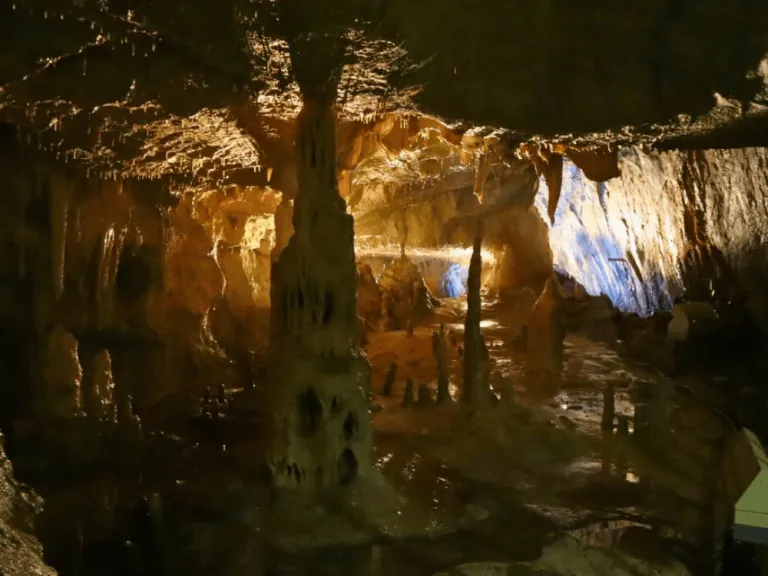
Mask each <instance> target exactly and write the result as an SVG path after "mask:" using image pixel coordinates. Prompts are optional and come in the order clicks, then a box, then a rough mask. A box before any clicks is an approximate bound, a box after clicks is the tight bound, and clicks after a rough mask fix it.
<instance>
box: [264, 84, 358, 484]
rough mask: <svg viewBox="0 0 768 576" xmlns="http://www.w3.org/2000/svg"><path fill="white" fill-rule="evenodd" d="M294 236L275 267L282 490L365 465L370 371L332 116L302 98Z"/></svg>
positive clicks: (270, 409) (273, 371)
mask: <svg viewBox="0 0 768 576" xmlns="http://www.w3.org/2000/svg"><path fill="white" fill-rule="evenodd" d="M296 151H297V158H298V166H297V167H298V184H299V192H298V195H297V197H296V199H295V201H294V213H293V225H294V234H293V236H291V238H290V240H289V241H288V245H287V246H286V247H285V249H284V250H283V251H282V253H281V254H280V257H279V259H278V260H277V261H276V262H274V263H273V265H272V285H271V301H272V308H271V314H272V316H271V338H270V366H269V367H268V376H269V381H270V385H268V386H266V389H265V391H264V394H265V396H264V403H265V404H264V409H265V415H266V416H267V426H266V428H267V452H266V460H267V465H268V466H269V468H270V470H271V472H272V479H273V484H274V485H275V486H276V487H279V488H294V489H296V488H297V489H301V490H315V489H322V488H327V487H331V486H334V485H339V484H348V483H350V482H352V481H353V480H354V479H355V478H356V477H357V476H358V475H361V474H364V473H365V472H366V471H367V470H368V469H369V468H370V467H371V460H372V438H371V436H372V434H371V424H370V418H369V413H368V410H369V400H368V386H369V379H370V366H369V365H368V369H367V370H366V368H365V366H366V365H367V364H368V363H367V359H366V358H365V356H364V354H363V352H362V351H361V350H360V349H359V348H358V347H357V343H358V342H359V329H360V325H359V320H358V316H357V268H356V265H355V253H354V244H353V236H354V232H353V220H352V217H351V216H349V215H348V214H347V212H346V205H345V203H344V200H343V199H342V198H341V197H340V196H339V193H338V189H337V178H336V118H335V115H334V112H333V108H332V105H331V104H330V103H329V102H328V100H323V99H322V98H321V99H319V100H313V99H310V98H306V97H305V102H304V107H303V109H302V111H301V113H300V115H299V117H298V121H297V134H296Z"/></svg>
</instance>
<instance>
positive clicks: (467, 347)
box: [462, 222, 488, 405]
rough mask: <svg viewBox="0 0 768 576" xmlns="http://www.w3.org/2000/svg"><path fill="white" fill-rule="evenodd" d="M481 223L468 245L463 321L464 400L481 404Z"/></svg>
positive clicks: (484, 382) (484, 363) (484, 391)
mask: <svg viewBox="0 0 768 576" xmlns="http://www.w3.org/2000/svg"><path fill="white" fill-rule="evenodd" d="M482 244H483V226H482V222H479V223H478V226H477V233H476V234H475V241H474V244H473V248H472V259H471V260H470V262H469V277H468V279H467V318H466V322H465V324H464V393H463V395H462V398H463V400H464V402H465V403H467V404H474V405H477V404H482V403H483V402H485V401H486V400H487V399H488V379H487V376H486V372H487V369H488V350H487V349H486V347H485V340H484V339H483V334H482V332H481V331H480V315H481V306H482V301H481V299H480V280H481V278H480V277H481V274H482V267H483V261H482V254H481V252H482Z"/></svg>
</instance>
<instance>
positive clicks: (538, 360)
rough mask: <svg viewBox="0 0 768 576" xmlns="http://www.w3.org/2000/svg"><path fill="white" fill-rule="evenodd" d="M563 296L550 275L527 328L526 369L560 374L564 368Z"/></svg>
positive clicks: (555, 278)
mask: <svg viewBox="0 0 768 576" xmlns="http://www.w3.org/2000/svg"><path fill="white" fill-rule="evenodd" d="M562 304H563V296H562V293H561V292H560V284H559V283H558V281H557V277H556V276H555V275H554V274H552V275H551V276H550V277H549V279H548V280H547V283H546V284H545V285H544V291H543V292H542V293H541V296H539V298H538V300H536V304H535V305H534V306H533V312H532V313H531V319H530V321H529V325H528V367H529V368H530V369H533V370H534V371H542V372H551V373H555V374H560V372H561V371H562V366H563V339H564V338H565V328H564V324H563V306H562Z"/></svg>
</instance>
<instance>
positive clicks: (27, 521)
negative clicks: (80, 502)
mask: <svg viewBox="0 0 768 576" xmlns="http://www.w3.org/2000/svg"><path fill="white" fill-rule="evenodd" d="M4 439H5V438H4V437H3V436H2V434H0V573H2V574H4V575H7V576H29V575H31V574H36V575H39V576H55V575H56V571H55V570H54V569H53V568H50V567H49V566H47V565H46V564H45V562H44V561H43V547H42V545H41V544H40V542H39V541H38V539H37V538H36V537H35V533H34V531H35V518H36V516H38V515H39V513H40V512H41V510H42V507H43V502H42V500H41V498H40V497H39V496H38V495H37V494H35V492H34V491H33V490H31V489H30V488H28V487H26V486H22V485H20V484H19V483H18V482H17V481H16V479H15V478H14V475H13V467H12V466H11V462H10V460H8V457H7V456H6V455H5V449H4V447H3V446H2V443H3V441H4Z"/></svg>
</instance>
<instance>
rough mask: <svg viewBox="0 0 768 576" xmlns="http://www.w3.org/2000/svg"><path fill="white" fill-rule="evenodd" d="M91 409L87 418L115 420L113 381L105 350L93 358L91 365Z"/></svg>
mask: <svg viewBox="0 0 768 576" xmlns="http://www.w3.org/2000/svg"><path fill="white" fill-rule="evenodd" d="M91 374H92V380H91V398H92V400H91V407H90V408H89V416H91V417H92V418H96V419H98V420H109V421H111V422H114V421H115V420H117V407H116V405H115V381H114V379H113V378H112V358H111V357H110V356H109V352H108V351H107V350H102V351H101V352H99V353H98V354H96V356H94V357H93V361H92V364H91Z"/></svg>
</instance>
